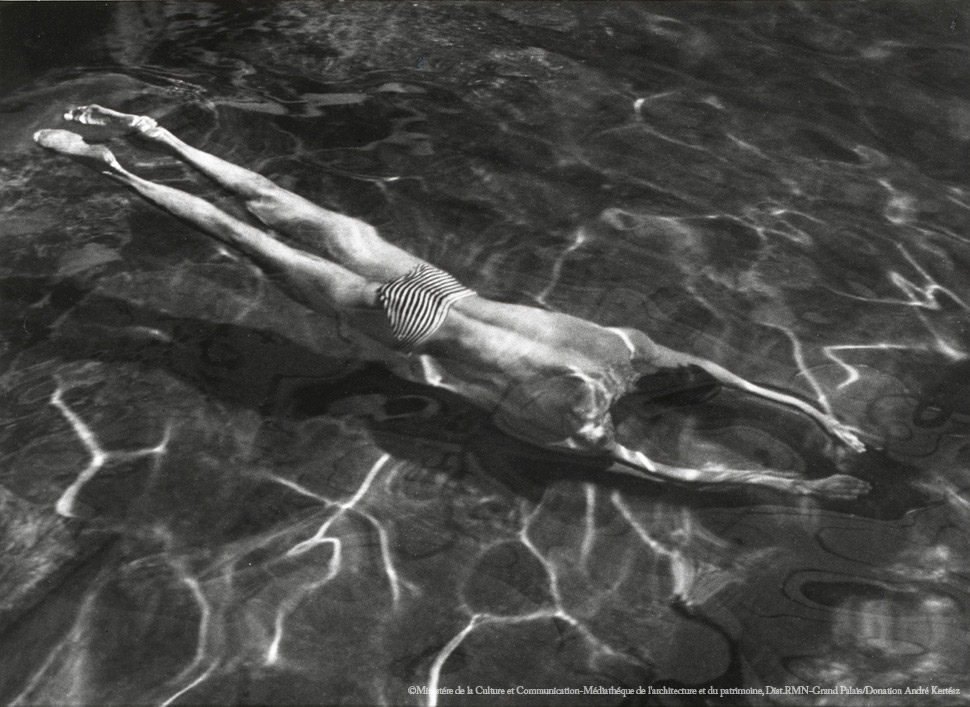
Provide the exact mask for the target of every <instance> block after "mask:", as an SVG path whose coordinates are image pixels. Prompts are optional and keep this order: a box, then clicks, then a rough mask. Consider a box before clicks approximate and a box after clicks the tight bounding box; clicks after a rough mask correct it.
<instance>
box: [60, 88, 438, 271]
mask: <svg viewBox="0 0 970 707" xmlns="http://www.w3.org/2000/svg"><path fill="white" fill-rule="evenodd" d="M64 117H65V118H66V119H67V120H73V121H76V122H79V123H83V124H87V125H103V126H106V127H114V128H118V129H122V130H124V131H126V132H134V133H137V134H139V135H141V136H143V137H145V138H147V139H149V140H152V141H154V142H157V143H160V144H162V145H165V146H167V147H168V148H169V149H171V150H172V151H174V152H175V154H176V155H178V156H179V157H180V158H181V159H182V160H184V161H185V162H186V163H188V164H190V165H191V166H193V167H194V168H196V169H197V170H199V171H200V172H202V173H203V174H205V175H206V176H207V177H209V178H211V179H212V180H214V181H215V182H217V183H218V184H219V185H221V186H222V187H224V188H225V189H228V190H229V191H232V192H234V193H236V194H238V195H239V196H240V197H242V198H243V199H244V200H245V202H246V208H247V209H249V211H250V212H251V213H252V214H253V215H254V216H256V217H257V218H258V219H259V220H260V221H262V222H263V223H265V224H266V225H267V226H269V227H270V228H273V229H276V230H278V231H279V232H281V233H283V234H285V235H287V236H290V237H291V238H294V239H296V240H298V241H300V242H301V243H303V244H304V245H305V246H307V247H309V248H311V249H315V250H320V251H322V253H323V254H324V255H326V256H327V257H328V258H330V259H331V260H333V261H335V262H337V263H340V264H341V265H343V266H344V267H346V268H348V269H350V270H352V271H354V272H356V273H357V274H359V275H362V276H363V277H366V278H368V279H371V280H375V281H378V282H385V281H388V280H393V279H394V278H396V277H399V276H401V275H403V274H405V273H407V272H410V271H411V270H413V269H414V267H415V266H416V265H418V264H420V263H422V262H423V261H422V260H420V259H419V258H416V257H415V256H413V255H411V254H410V253H408V252H406V251H404V250H401V249H400V248H398V247H397V246H394V245H392V244H390V243H388V242H387V241H385V240H384V239H383V238H381V237H380V236H379V235H378V233H377V231H376V230H375V229H374V228H373V227H372V226H370V225H368V224H366V223H364V222H363V221H360V220H359V219H355V218H351V217H349V216H345V215H343V214H339V213H336V212H334V211H329V210H327V209H324V208H322V207H320V206H317V205H316V204H314V203H312V202H310V201H307V200H306V199H304V198H303V197H301V196H298V195H296V194H293V193H292V192H289V191H287V190H285V189H283V188H281V187H278V186H277V185H276V184H274V183H273V182H272V181H270V180H269V179H267V178H266V177H263V176H262V175H259V174H256V173H255V172H251V171H250V170H248V169H245V168H243V167H239V166H238V165H234V164H232V163H230V162H226V161H225V160H223V159H220V158H219V157H216V156H215V155H210V154H209V153H207V152H203V151H202V150H198V149H196V148H194V147H191V146H190V145H187V144H186V143H184V142H182V141H181V140H180V139H179V138H177V137H176V136H175V135H173V134H172V133H170V132H169V131H168V130H166V129H165V128H163V127H160V126H159V125H158V124H157V123H155V121H154V120H152V119H151V118H147V117H145V116H135V115H128V114H125V113H118V112H117V111H113V110H108V109H107V108H102V107H100V106H94V105H92V106H82V107H80V108H74V109H73V110H71V111H69V112H68V113H67V114H66V115H65V116H64Z"/></svg>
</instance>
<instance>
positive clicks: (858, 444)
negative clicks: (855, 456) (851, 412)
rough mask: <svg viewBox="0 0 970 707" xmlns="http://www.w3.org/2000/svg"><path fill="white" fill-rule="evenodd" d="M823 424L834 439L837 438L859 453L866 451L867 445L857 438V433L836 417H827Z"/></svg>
mask: <svg viewBox="0 0 970 707" xmlns="http://www.w3.org/2000/svg"><path fill="white" fill-rule="evenodd" d="M822 424H824V425H825V427H826V429H827V430H828V431H829V432H830V433H831V434H832V436H833V437H837V438H838V439H840V440H842V441H843V442H845V444H847V445H848V446H850V447H851V448H852V449H854V450H855V451H857V452H864V451H866V445H865V444H864V443H863V442H862V440H861V439H859V438H858V437H857V436H856V433H855V431H854V430H853V429H852V428H851V427H849V426H848V425H844V424H842V423H841V422H839V421H838V420H836V419H835V418H834V417H826V418H824V419H823V420H822Z"/></svg>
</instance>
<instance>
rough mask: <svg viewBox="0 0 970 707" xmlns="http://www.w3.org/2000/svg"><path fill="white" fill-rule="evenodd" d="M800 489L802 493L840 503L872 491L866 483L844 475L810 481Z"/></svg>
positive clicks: (804, 483)
mask: <svg viewBox="0 0 970 707" xmlns="http://www.w3.org/2000/svg"><path fill="white" fill-rule="evenodd" d="M801 488H802V489H803V491H804V493H807V494H809V495H812V496H819V497H821V498H832V499H836V500H840V501H851V500H853V499H856V498H858V497H859V496H864V495H865V494H867V493H869V491H870V490H872V486H870V485H869V483H868V482H866V481H863V480H862V479H857V478H856V477H854V476H847V475H846V474H836V475H834V476H827V477H826V478H824V479H812V480H811V481H806V482H803V485H802V486H801Z"/></svg>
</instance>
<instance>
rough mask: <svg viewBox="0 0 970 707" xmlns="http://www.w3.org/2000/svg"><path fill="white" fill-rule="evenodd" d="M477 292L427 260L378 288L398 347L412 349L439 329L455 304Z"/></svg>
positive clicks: (378, 295)
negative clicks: (429, 263)
mask: <svg viewBox="0 0 970 707" xmlns="http://www.w3.org/2000/svg"><path fill="white" fill-rule="evenodd" d="M473 294H475V292H473V291H472V290H469V289H468V288H467V287H465V286H464V285H462V284H461V283H460V282H458V281H457V280H456V279H455V278H453V277H452V276H451V275H449V274H448V273H446V272H442V271H441V270H439V269H438V268H435V267H432V266H431V265H428V264H427V263H422V264H421V265H418V266H417V267H415V268H414V270H412V271H411V272H409V273H408V274H407V275H403V276H401V277H399V278H397V279H396V280H392V281H391V282H388V283H386V284H384V285H381V286H380V288H379V289H378V290H377V298H378V301H379V302H380V303H381V306H382V307H383V308H384V312H385V313H386V314H387V319H388V321H389V322H390V323H391V330H392V331H393V332H394V338H395V339H396V340H397V343H398V348H399V349H400V350H402V351H405V352H408V353H410V352H411V351H413V350H414V349H415V348H416V347H417V346H418V345H420V344H421V343H422V342H423V341H425V340H426V339H427V338H428V337H429V336H431V335H432V334H434V332H436V331H437V330H438V328H439V327H440V326H441V325H442V323H443V322H444V321H445V317H447V316H448V310H449V309H451V305H453V304H454V303H455V302H457V301H458V300H460V299H464V298H465V297H470V296H471V295H473Z"/></svg>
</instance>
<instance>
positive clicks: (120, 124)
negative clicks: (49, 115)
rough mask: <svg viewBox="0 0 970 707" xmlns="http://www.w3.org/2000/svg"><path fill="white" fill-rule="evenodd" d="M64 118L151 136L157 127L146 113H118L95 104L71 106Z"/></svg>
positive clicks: (122, 131)
mask: <svg viewBox="0 0 970 707" xmlns="http://www.w3.org/2000/svg"><path fill="white" fill-rule="evenodd" d="M64 120H69V121H72V122H75V123H81V124H82V125H98V126H101V127H104V128H111V129H113V130H117V131H119V132H121V133H123V134H129V133H138V134H139V135H145V136H147V137H151V134H152V132H153V131H155V130H157V129H158V123H156V122H155V120H154V119H152V118H149V117H148V116H147V115H130V114H128V113H119V112H118V111H116V110H111V109H110V108H102V107H101V106H97V105H90V106H78V107H77V108H71V109H70V110H68V111H67V113H65V114H64Z"/></svg>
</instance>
